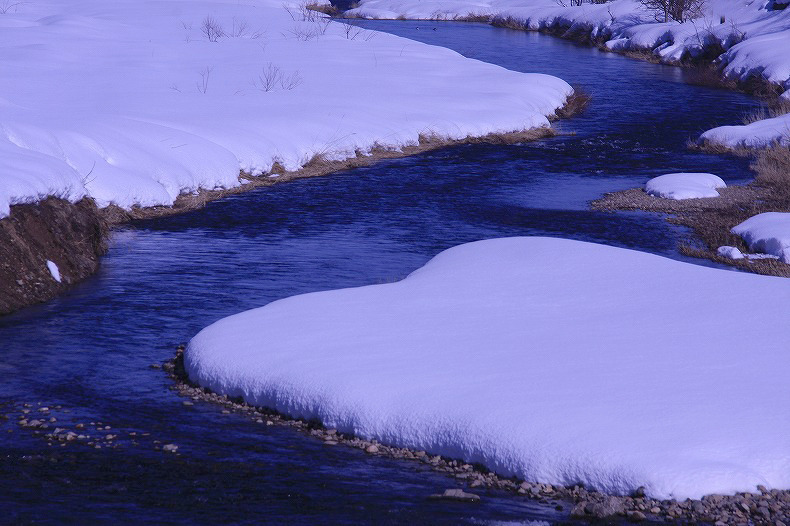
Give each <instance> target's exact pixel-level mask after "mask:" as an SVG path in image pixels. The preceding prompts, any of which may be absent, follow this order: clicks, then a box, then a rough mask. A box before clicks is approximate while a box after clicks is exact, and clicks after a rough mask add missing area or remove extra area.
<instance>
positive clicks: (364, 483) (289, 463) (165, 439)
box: [0, 21, 756, 524]
mask: <svg viewBox="0 0 790 526" xmlns="http://www.w3.org/2000/svg"><path fill="white" fill-rule="evenodd" d="M358 23H359V24H360V25H361V26H363V27H365V28H370V29H379V30H383V31H389V32H392V33H396V34H399V35H403V36H406V37H408V38H412V39H415V40H421V41H424V42H428V43H431V44H436V45H441V46H446V47H449V48H452V49H455V50H457V51H458V52H460V53H462V54H465V55H467V56H469V57H473V58H476V59H480V60H484V61H487V62H493V63H496V64H500V65H502V66H504V67H507V68H510V69H514V70H519V71H526V72H542V73H549V74H554V75H557V76H559V77H561V78H563V79H565V80H567V81H568V82H570V83H572V84H577V85H580V86H581V87H583V89H584V90H586V91H587V92H589V93H590V94H591V95H592V97H593V99H592V103H591V105H590V107H589V109H588V110H587V112H586V113H584V114H583V115H581V116H578V117H575V118H572V119H569V120H565V121H562V122H559V123H557V124H556V126H557V128H558V129H559V130H560V131H561V132H562V134H561V135H560V136H558V137H555V138H551V139H546V140H541V141H537V142H533V143H528V144H520V145H512V146H501V145H496V146H493V145H468V146H459V147H453V148H447V149H443V150H439V151H435V152H430V153H426V154H423V155H418V156H415V157H411V158H405V159H399V160H391V161H386V162H382V163H380V164H377V165H375V166H371V167H367V168H360V169H355V170H351V171H348V172H343V173H339V174H334V175H331V176H327V177H322V178H316V179H307V180H301V181H296V182H292V183H288V184H283V185H279V186H275V187H272V188H264V189H260V190H257V191H254V192H250V193H247V194H244V195H239V196H234V197H230V198H228V199H224V200H222V201H218V202H214V203H211V204H210V205H208V206H207V207H206V208H205V209H203V210H200V211H196V212H193V213H188V214H184V215H182V216H178V217H173V218H167V219H159V220H154V221H146V222H141V223H137V224H134V225H131V226H128V227H124V228H121V229H119V230H118V231H116V232H115V233H114V235H113V240H112V246H111V250H110V252H109V254H108V255H107V257H106V258H105V259H104V262H103V265H102V268H101V270H100V272H99V273H98V275H96V276H95V277H93V278H91V279H89V280H88V281H86V282H85V283H83V284H81V285H80V286H78V287H76V288H75V289H74V290H73V291H71V292H70V293H69V294H67V295H65V296H63V297H61V298H59V299H56V300H54V301H51V302H49V303H47V304H45V305H41V306H36V307H32V308H28V309H26V310H24V311H21V312H19V313H16V314H14V315H11V316H7V317H3V318H0V373H1V374H2V379H3V380H2V382H0V416H2V415H8V416H9V420H8V421H7V422H5V423H4V422H3V420H2V419H0V522H10V523H16V522H22V523H26V522H37V523H62V522H75V523H97V522H118V521H119V520H124V519H125V520H130V521H134V522H136V523H138V522H157V523H183V524H195V523H205V524H216V523H223V522H234V523H280V524H281V523H310V524H315V523H329V524H344V523H353V524H359V523H376V524H385V523H398V524H415V523H431V524H443V523H446V524H456V523H470V524H495V523H497V521H530V520H543V521H549V522H556V521H562V520H564V519H565V518H566V516H567V513H568V509H567V507H566V509H565V510H563V511H558V510H555V509H554V507H552V506H547V505H540V504H537V503H533V502H530V501H527V500H524V499H520V498H517V497H513V496H509V495H506V494H503V493H497V492H494V491H482V492H480V493H481V494H482V495H483V502H482V503H481V504H479V505H468V504H456V503H448V502H441V501H430V500H427V499H426V496H428V495H430V494H432V493H437V492H441V491H443V490H444V489H445V488H448V487H453V486H455V485H456V483H455V482H454V481H453V480H451V479H449V478H447V477H445V476H443V475H440V474H438V473H434V472H432V471H430V470H428V469H426V468H424V467H423V466H422V465H419V464H417V463H413V462H405V461H397V460H392V459H385V458H379V457H371V456H368V455H365V454H364V453H362V452H360V451H357V450H353V449H351V448H347V447H342V446H335V447H332V446H325V445H323V444H322V443H321V442H320V441H319V440H316V439H313V438H310V437H307V436H303V435H301V434H299V433H297V432H294V431H292V430H290V429H285V428H278V427H276V426H272V427H267V426H265V425H261V424H257V423H254V422H251V421H250V420H248V419H245V418H243V417H241V416H237V415H232V414H223V413H221V411H220V409H219V408H218V407H214V406H212V405H209V404H205V403H199V402H198V403H195V405H193V406H185V405H183V403H182V399H181V398H179V397H178V396H176V395H175V394H174V393H173V392H172V391H171V390H170V389H169V387H170V382H169V381H168V380H167V378H166V377H165V375H164V374H163V372H162V371H161V370H157V369H152V368H150V367H149V366H150V364H152V363H161V362H162V361H163V360H165V359H167V358H169V357H171V356H172V354H173V352H174V349H175V347H176V345H177V344H179V343H183V342H186V341H187V340H188V339H189V338H190V337H191V336H192V335H194V334H195V333H196V332H197V331H198V330H200V329H201V328H202V327H204V326H206V325H208V324H209V323H211V322H213V321H215V320H217V319H219V318H221V317H224V316H227V315H229V314H233V313H236V312H239V311H242V310H245V309H250V308H253V307H257V306H261V305H264V304H266V303H268V302H270V301H273V300H276V299H278V298H282V297H285V296H290V295H293V294H298V293H303V292H310V291H317V290H324V289H333V288H339V287H348V286H356V285H364V284H371V283H382V282H389V281H393V280H398V279H400V278H402V277H404V276H405V275H407V274H408V273H409V272H411V271H412V270H414V269H416V268H418V267H419V266H421V265H422V264H423V263H425V262H426V261H427V260H428V259H429V258H431V257H432V256H434V255H435V254H437V253H438V252H439V251H441V250H443V249H445V248H448V247H451V246H453V245H457V244H459V243H464V242H468V241H474V240H478V239H484V238H491V237H501V236H517V235H527V236H531V235H547V236H560V237H566V238H573V239H580V240H585V241H593V242H597V243H606V244H610V245H616V246H622V247H629V248H633V249H637V250H643V251H647V252H652V253H656V254H661V255H665V256H668V257H671V258H675V259H684V258H683V257H682V256H680V255H679V254H678V252H677V251H676V247H677V243H678V240H679V239H682V237H683V236H684V234H685V232H684V231H682V230H680V229H679V228H677V227H673V226H671V225H669V224H668V223H667V222H666V221H665V220H664V218H663V217H662V216H660V215H657V214H648V213H639V212H634V213H617V214H611V213H601V212H593V211H590V210H588V206H587V203H588V201H589V200H591V199H594V198H596V197H599V196H600V195H601V194H602V193H603V192H607V191H612V190H617V189H624V188H628V187H632V186H637V185H640V184H643V183H644V181H645V180H646V179H647V178H648V177H651V176H655V175H659V174H661V173H667V172H673V171H692V172H694V171H707V172H713V173H716V174H719V175H720V176H722V177H723V178H724V179H725V180H727V181H728V182H743V181H745V180H747V179H748V178H749V177H750V176H749V173H748V167H747V162H746V161H745V160H742V159H735V158H728V157H720V156H712V155H705V154H701V153H697V152H691V151H688V150H687V149H686V147H685V144H686V141H687V140H688V139H689V138H690V137H695V136H696V135H697V134H698V133H699V132H701V131H703V130H705V129H707V128H709V127H711V126H714V125H719V124H727V123H733V122H737V121H738V120H739V117H740V115H741V114H743V113H744V112H746V111H749V110H750V109H753V108H754V107H755V106H756V104H755V102H754V101H753V100H751V99H749V98H747V97H745V96H742V95H739V94H736V93H732V92H728V91H721V90H714V89H709V88H702V87H695V86H691V85H688V84H685V83H683V72H682V71H681V70H680V69H678V68H672V67H666V66H658V65H655V64H648V63H645V62H639V61H635V60H630V59H626V58H623V57H620V56H617V55H612V54H606V53H602V52H600V51H597V50H595V49H590V48H586V47H581V46H578V45H576V44H573V43H570V42H567V41H563V40H559V39H555V38H553V37H549V36H543V35H538V34H535V33H524V32H517V31H511V30H506V29H497V28H492V27H489V26H485V25H480V24H460V23H433V22H383V21H367V22H358ZM349 96H353V94H350V95H349ZM693 262H694V263H697V264H707V263H705V262H704V261H697V260H694V261H693ZM25 403H27V404H31V407H30V408H27V409H28V410H30V411H31V412H32V414H40V413H39V411H38V409H39V407H40V406H39V405H38V404H42V405H46V406H48V407H49V408H50V409H51V412H50V413H49V415H46V416H47V418H48V417H49V416H50V415H52V416H54V417H55V418H57V420H58V421H57V422H56V423H53V424H51V427H50V430H51V429H52V428H53V427H54V426H62V427H65V428H70V429H72V428H74V425H75V424H76V423H84V424H86V425H87V430H88V431H90V432H91V433H93V434H94V435H95V434H96V433H97V432H96V431H94V429H95V428H96V427H97V426H98V423H99V422H101V424H102V427H103V426H106V425H109V426H111V429H110V430H102V431H101V433H102V434H117V435H118V438H116V439H114V440H113V442H114V443H117V444H118V448H117V449H109V448H107V447H104V448H102V449H91V448H88V447H85V446H78V445H75V444H69V445H68V447H60V446H58V445H57V444H56V445H54V446H48V445H47V443H46V441H45V440H43V439H42V438H40V437H37V436H35V435H34V434H32V432H31V431H29V430H27V429H21V428H19V427H18V426H17V424H16V419H17V417H18V415H19V414H20V411H21V410H22V409H23V408H24V406H23V405H22V404H25ZM57 406H59V407H60V408H59V409H56V407H57ZM91 422H93V425H91ZM130 433H137V435H136V436H130ZM142 433H150V435H149V436H144V435H141V434H142ZM154 440H158V441H160V442H161V443H160V444H156V443H154ZM164 443H175V444H178V445H179V454H178V455H173V454H166V453H163V452H161V451H158V450H157V449H156V447H157V446H159V445H161V444H164Z"/></svg>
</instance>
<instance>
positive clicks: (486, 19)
mask: <svg viewBox="0 0 790 526" xmlns="http://www.w3.org/2000/svg"><path fill="white" fill-rule="evenodd" d="M492 18H493V17H492V16H491V15H485V14H483V13H469V14H467V15H463V16H457V17H455V18H453V20H455V21H456V22H478V23H481V24H490V23H491V20H492Z"/></svg>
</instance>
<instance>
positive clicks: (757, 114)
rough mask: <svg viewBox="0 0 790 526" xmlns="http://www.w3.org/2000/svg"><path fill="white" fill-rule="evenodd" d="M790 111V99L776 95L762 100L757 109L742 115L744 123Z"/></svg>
mask: <svg viewBox="0 0 790 526" xmlns="http://www.w3.org/2000/svg"><path fill="white" fill-rule="evenodd" d="M788 113H790V100H788V99H783V98H781V97H777V98H775V99H770V100H768V101H765V102H763V104H762V105H761V106H760V108H759V109H757V110H755V111H753V112H751V113H747V114H746V115H744V116H743V123H744V124H751V123H753V122H757V121H762V120H765V119H771V118H773V117H780V116H782V115H787V114H788Z"/></svg>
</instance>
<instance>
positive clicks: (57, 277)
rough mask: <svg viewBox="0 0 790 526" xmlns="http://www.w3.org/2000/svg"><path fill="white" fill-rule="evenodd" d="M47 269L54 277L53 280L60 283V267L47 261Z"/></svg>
mask: <svg viewBox="0 0 790 526" xmlns="http://www.w3.org/2000/svg"><path fill="white" fill-rule="evenodd" d="M47 268H48V269H49V273H50V274H51V275H52V279H54V280H55V281H57V282H58V283H60V282H61V279H60V269H59V268H58V265H57V264H56V263H55V262H54V261H50V260H47Z"/></svg>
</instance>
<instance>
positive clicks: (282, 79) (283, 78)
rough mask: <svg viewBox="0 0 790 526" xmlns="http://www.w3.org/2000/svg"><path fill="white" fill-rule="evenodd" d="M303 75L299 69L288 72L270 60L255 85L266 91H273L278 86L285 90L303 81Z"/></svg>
mask: <svg viewBox="0 0 790 526" xmlns="http://www.w3.org/2000/svg"><path fill="white" fill-rule="evenodd" d="M302 80H303V79H302V75H301V74H300V73H299V72H298V71H293V72H291V73H288V74H286V73H285V72H283V70H282V68H280V66H277V65H275V64H272V63H271V62H269V63H268V64H266V67H264V68H263V69H262V70H261V74H260V75H258V81H257V82H255V86H256V87H257V88H258V89H259V90H261V91H265V92H269V91H273V90H274V89H276V88H277V87H279V88H281V89H284V90H292V89H294V88H295V87H297V86H299V85H300V84H301V83H302Z"/></svg>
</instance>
